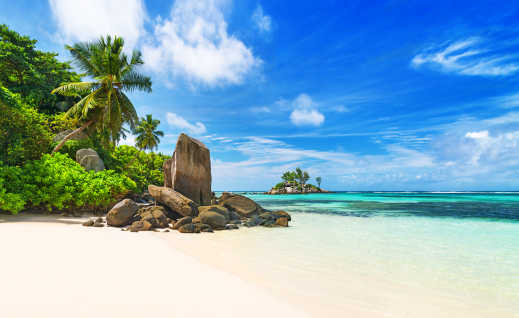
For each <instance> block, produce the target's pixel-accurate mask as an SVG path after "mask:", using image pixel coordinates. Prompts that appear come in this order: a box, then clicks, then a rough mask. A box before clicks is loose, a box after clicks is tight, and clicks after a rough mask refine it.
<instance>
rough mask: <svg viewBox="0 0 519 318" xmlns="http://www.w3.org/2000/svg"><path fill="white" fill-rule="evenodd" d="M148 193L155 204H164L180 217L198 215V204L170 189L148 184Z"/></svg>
mask: <svg viewBox="0 0 519 318" xmlns="http://www.w3.org/2000/svg"><path fill="white" fill-rule="evenodd" d="M148 191H149V193H150V194H151V196H152V197H153V198H154V199H155V200H156V201H157V202H160V203H162V204H164V205H165V206H167V207H168V208H170V209H171V210H172V211H174V212H176V213H178V214H180V215H182V216H196V215H197V214H198V204H196V203H195V202H193V201H192V200H190V199H189V198H187V197H185V196H183V195H182V194H180V193H178V192H177V191H175V190H173V189H171V188H166V187H157V186H154V185H151V184H150V185H149V186H148Z"/></svg>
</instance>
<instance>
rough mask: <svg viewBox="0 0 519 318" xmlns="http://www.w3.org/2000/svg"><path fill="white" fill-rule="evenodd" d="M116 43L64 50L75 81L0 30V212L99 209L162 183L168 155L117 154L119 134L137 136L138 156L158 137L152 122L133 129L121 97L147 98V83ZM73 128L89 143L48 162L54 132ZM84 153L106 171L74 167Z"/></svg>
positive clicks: (61, 66)
mask: <svg viewBox="0 0 519 318" xmlns="http://www.w3.org/2000/svg"><path fill="white" fill-rule="evenodd" d="M123 44H124V41H123V40H122V39H120V38H117V37H115V38H111V37H106V38H102V39H100V40H99V41H97V42H94V43H79V44H75V45H73V46H67V49H68V50H69V51H70V52H71V54H72V56H73V58H74V62H75V63H76V64H77V66H78V67H79V69H80V70H81V71H82V72H84V75H86V76H87V77H86V78H87V79H89V81H81V76H80V75H78V74H76V73H75V72H72V71H71V68H70V65H69V64H68V63H62V62H59V61H58V60H57V59H56V54H55V53H46V52H41V51H38V50H36V48H35V47H36V41H35V40H32V39H30V38H29V37H26V36H21V35H19V34H18V33H16V32H14V31H12V30H10V29H9V28H8V27H7V26H5V25H0V114H1V116H0V212H1V211H9V212H11V213H17V212H19V211H22V210H24V209H46V210H50V211H67V210H69V211H81V210H90V211H92V210H106V209H107V208H108V207H109V206H110V205H111V204H113V203H114V202H116V201H117V200H119V199H120V198H122V197H123V196H125V195H127V194H129V193H131V192H135V193H136V192H142V191H144V190H145V189H146V187H147V185H148V184H156V185H162V184H163V176H162V165H163V162H164V160H165V159H166V158H168V157H167V156H164V155H162V154H155V153H145V152H144V151H139V150H138V149H137V148H135V147H130V146H120V147H115V146H114V145H115V144H116V141H118V140H119V139H120V138H122V137H123V136H124V135H125V134H126V133H128V132H129V130H126V129H124V127H128V128H130V129H132V128H136V129H137V130H138V131H139V132H138V135H139V136H140V135H142V136H143V137H142V140H143V141H142V143H140V144H139V147H141V148H142V149H147V150H151V149H155V148H156V147H157V144H158V142H159V140H158V137H160V136H162V132H160V131H159V130H158V124H159V122H158V121H157V120H155V119H153V118H152V117H151V116H150V117H149V118H148V117H146V118H143V119H141V121H138V117H137V115H136V112H135V109H134V107H133V105H132V103H131V101H130V100H129V99H128V97H127V96H126V93H127V92H130V91H133V90H144V91H148V92H149V91H151V81H150V79H149V78H148V77H146V76H143V75H141V74H140V73H138V72H137V67H138V66H139V65H141V64H142V59H141V55H140V53H139V52H134V53H133V54H132V55H131V57H128V56H126V54H125V53H124V52H123V50H122V48H123ZM56 88H57V89H56ZM52 90H54V93H55V94H51V91H52ZM67 110H68V111H67ZM65 111H66V112H65ZM88 122H90V123H89V124H88V125H86V126H85V124H86V123H88ZM137 123H139V125H136V124H137ZM83 126H85V127H83ZM88 126H91V127H90V128H89V129H86V128H87V127H88ZM78 127H79V128H78ZM81 127H83V128H81ZM138 127H141V129H139V128H138ZM78 129H80V130H85V129H86V130H85V132H86V133H87V137H88V138H85V139H81V140H65V142H63V143H62V144H61V146H60V149H59V148H58V149H59V150H60V151H59V152H57V153H55V154H53V155H50V154H49V153H50V152H51V150H52V149H53V147H55V146H56V144H57V142H53V141H52V139H53V138H54V136H55V135H56V134H57V133H60V132H63V131H67V130H69V131H76V132H77V130H78ZM151 135H153V138H150V136H151ZM69 137H70V135H69ZM69 139H70V138H69ZM81 148H92V149H94V150H96V151H97V152H98V153H99V155H100V156H101V158H102V159H103V160H104V162H105V166H106V167H107V169H108V170H105V171H102V172H97V173H95V172H87V171H85V170H84V169H83V168H82V167H81V166H80V165H79V164H77V163H76V162H75V161H74V160H73V159H74V158H75V153H76V151H77V150H78V149H81Z"/></svg>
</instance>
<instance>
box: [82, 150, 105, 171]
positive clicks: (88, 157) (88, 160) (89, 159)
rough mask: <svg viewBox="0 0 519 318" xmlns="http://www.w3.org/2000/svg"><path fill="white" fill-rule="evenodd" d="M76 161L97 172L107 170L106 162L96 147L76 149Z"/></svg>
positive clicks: (86, 168)
mask: <svg viewBox="0 0 519 318" xmlns="http://www.w3.org/2000/svg"><path fill="white" fill-rule="evenodd" d="M76 162H77V163H79V164H80V165H81V167H83V168H84V169H85V170H87V171H89V170H94V171H96V172H99V171H102V170H105V164H104V162H103V160H102V159H101V157H99V155H98V154H97V152H96V151H95V150H94V149H91V148H86V149H79V150H78V151H76Z"/></svg>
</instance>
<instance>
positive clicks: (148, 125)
mask: <svg viewBox="0 0 519 318" xmlns="http://www.w3.org/2000/svg"><path fill="white" fill-rule="evenodd" d="M159 124H160V120H158V119H153V117H152V116H151V115H150V114H148V115H146V117H142V118H141V119H140V120H139V122H138V123H137V127H135V130H134V133H135V134H137V139H136V146H137V148H139V149H140V150H146V149H149V150H153V149H154V148H157V147H158V145H159V143H160V139H159V137H164V133H163V132H162V131H160V130H157V127H158V126H159Z"/></svg>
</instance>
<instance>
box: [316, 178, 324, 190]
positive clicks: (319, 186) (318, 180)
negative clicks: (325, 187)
mask: <svg viewBox="0 0 519 318" xmlns="http://www.w3.org/2000/svg"><path fill="white" fill-rule="evenodd" d="M321 181H322V179H321V177H316V178H315V182H317V187H318V188H319V189H321Z"/></svg>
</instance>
